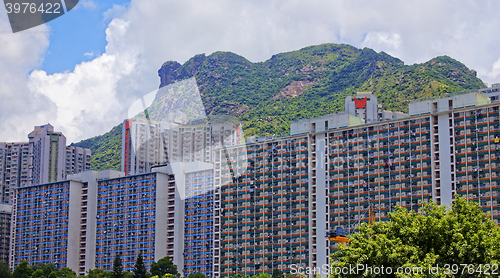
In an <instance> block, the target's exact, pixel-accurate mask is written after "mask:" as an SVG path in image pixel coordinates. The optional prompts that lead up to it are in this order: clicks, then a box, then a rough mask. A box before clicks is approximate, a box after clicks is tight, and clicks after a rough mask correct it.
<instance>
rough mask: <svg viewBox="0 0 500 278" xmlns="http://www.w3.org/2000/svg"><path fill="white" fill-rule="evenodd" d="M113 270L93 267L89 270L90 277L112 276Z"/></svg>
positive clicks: (106, 277)
mask: <svg viewBox="0 0 500 278" xmlns="http://www.w3.org/2000/svg"><path fill="white" fill-rule="evenodd" d="M112 274H113V272H109V271H104V270H102V269H92V270H89V271H88V274H87V277H88V278H108V277H109V278H111V275H112Z"/></svg>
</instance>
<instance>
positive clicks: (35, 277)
mask: <svg viewBox="0 0 500 278" xmlns="http://www.w3.org/2000/svg"><path fill="white" fill-rule="evenodd" d="M49 275H50V273H49ZM45 277H48V275H45V273H44V272H43V269H41V268H39V269H37V270H35V272H33V274H31V278H45Z"/></svg>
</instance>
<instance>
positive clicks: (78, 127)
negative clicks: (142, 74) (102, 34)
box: [28, 19, 137, 142]
mask: <svg viewBox="0 0 500 278" xmlns="http://www.w3.org/2000/svg"><path fill="white" fill-rule="evenodd" d="M128 25H129V24H128V23H127V22H126V21H124V20H121V19H114V20H113V21H112V22H111V23H110V24H109V27H108V30H107V33H108V35H107V40H108V49H110V48H111V47H112V46H113V45H114V44H115V43H116V41H115V40H116V39H119V38H120V37H121V35H123V33H124V32H125V31H126V29H127V28H128ZM107 52H108V53H105V54H103V55H101V56H99V57H97V58H95V59H94V60H92V61H89V62H83V63H81V64H79V65H77V66H76V67H75V69H74V71H72V72H65V73H56V74H52V75H47V73H46V72H44V71H41V70H36V71H33V72H32V73H31V75H30V78H29V83H28V87H29V89H30V90H31V91H32V92H33V93H34V94H35V95H40V96H43V97H46V98H48V99H49V100H50V101H52V103H54V104H55V105H56V106H57V112H56V123H57V124H58V125H59V126H61V128H60V130H61V131H63V132H64V134H65V135H66V137H67V138H68V139H69V141H70V142H71V141H74V140H78V139H82V138H87V137H89V134H92V135H95V134H96V133H97V134H101V133H104V132H106V131H108V130H109V128H110V126H113V125H115V124H117V123H119V122H120V121H121V120H122V119H121V118H120V116H121V114H120V111H121V110H122V109H123V107H122V105H123V103H122V102H121V101H120V99H119V98H118V97H117V95H118V93H119V88H118V82H119V81H120V80H121V79H122V78H125V77H127V78H130V74H132V73H133V70H134V69H135V68H136V66H135V64H136V57H137V55H136V54H135V53H134V51H133V50H132V49H130V50H129V51H126V52H120V53H119V54H116V53H113V51H109V50H108V51H107ZM117 112H118V113H117Z"/></svg>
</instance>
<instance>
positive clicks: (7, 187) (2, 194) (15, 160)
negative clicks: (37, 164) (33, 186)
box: [0, 142, 29, 203]
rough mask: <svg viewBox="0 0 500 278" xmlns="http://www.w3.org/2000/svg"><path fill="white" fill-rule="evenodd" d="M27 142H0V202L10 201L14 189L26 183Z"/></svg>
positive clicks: (27, 165)
mask: <svg viewBox="0 0 500 278" xmlns="http://www.w3.org/2000/svg"><path fill="white" fill-rule="evenodd" d="M28 156H29V144H28V143H27V142H26V143H5V142H0V202H3V203H12V200H13V198H14V194H15V189H16V188H18V187H22V186H26V185H28V167H29V164H28Z"/></svg>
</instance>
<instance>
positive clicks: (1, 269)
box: [0, 261, 12, 278]
mask: <svg viewBox="0 0 500 278" xmlns="http://www.w3.org/2000/svg"><path fill="white" fill-rule="evenodd" d="M0 277H5V278H11V277H12V273H11V272H10V268H9V267H8V266H7V265H6V264H4V263H3V262H1V261H0Z"/></svg>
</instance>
